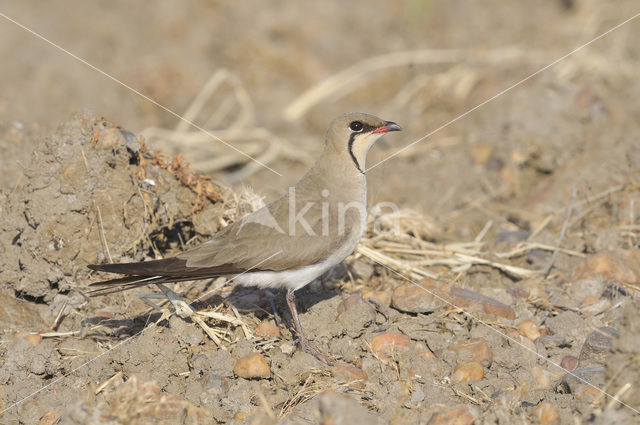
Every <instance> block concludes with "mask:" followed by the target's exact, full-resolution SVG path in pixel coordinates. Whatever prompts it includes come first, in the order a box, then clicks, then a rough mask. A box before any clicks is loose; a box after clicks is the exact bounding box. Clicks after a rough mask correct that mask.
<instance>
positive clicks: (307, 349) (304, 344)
mask: <svg viewBox="0 0 640 425" xmlns="http://www.w3.org/2000/svg"><path fill="white" fill-rule="evenodd" d="M297 343H298V345H299V346H300V349H301V350H302V351H303V352H304V353H307V354H309V355H311V356H313V357H315V358H316V359H318V360H319V361H321V362H322V363H324V364H326V365H327V366H331V365H332V363H331V360H330V359H329V357H327V356H325V355H324V354H323V353H322V352H321V351H320V349H318V348H317V347H316V346H315V345H313V344H312V343H311V342H309V341H308V340H307V339H306V338H304V337H300V338H298V340H297Z"/></svg>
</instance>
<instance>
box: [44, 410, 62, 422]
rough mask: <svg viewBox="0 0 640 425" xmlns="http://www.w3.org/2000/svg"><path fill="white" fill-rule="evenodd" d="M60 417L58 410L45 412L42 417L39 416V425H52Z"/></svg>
mask: <svg viewBox="0 0 640 425" xmlns="http://www.w3.org/2000/svg"><path fill="white" fill-rule="evenodd" d="M58 419H60V414H59V413H58V412H54V411H51V412H47V413H45V414H44V416H43V417H41V418H40V425H54V424H55V423H57V422H58Z"/></svg>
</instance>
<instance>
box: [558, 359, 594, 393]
mask: <svg viewBox="0 0 640 425" xmlns="http://www.w3.org/2000/svg"><path fill="white" fill-rule="evenodd" d="M578 378H580V379H578ZM585 382H589V383H590V384H591V385H595V386H596V387H602V386H603V385H604V367H603V366H597V367H583V368H580V369H575V370H574V371H573V372H571V374H568V373H567V374H566V375H564V376H563V377H562V382H561V387H560V389H562V390H564V391H565V392H568V393H571V394H576V395H577V394H585V395H587V396H590V395H591V392H590V390H589V389H590V388H591V389H592V388H593V387H592V386H591V385H587V384H585Z"/></svg>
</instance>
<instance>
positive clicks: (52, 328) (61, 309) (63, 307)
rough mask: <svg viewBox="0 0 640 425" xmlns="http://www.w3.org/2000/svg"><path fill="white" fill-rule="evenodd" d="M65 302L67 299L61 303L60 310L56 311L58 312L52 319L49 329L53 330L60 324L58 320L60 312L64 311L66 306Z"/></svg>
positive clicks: (59, 319) (60, 316) (60, 315)
mask: <svg viewBox="0 0 640 425" xmlns="http://www.w3.org/2000/svg"><path fill="white" fill-rule="evenodd" d="M67 304H69V303H68V301H65V302H64V304H63V305H62V307H61V308H60V311H58V314H57V315H56V318H55V319H54V321H53V323H52V324H51V326H49V329H50V330H52V331H55V330H56V328H57V327H58V326H60V322H61V319H62V313H63V312H64V309H65V308H67Z"/></svg>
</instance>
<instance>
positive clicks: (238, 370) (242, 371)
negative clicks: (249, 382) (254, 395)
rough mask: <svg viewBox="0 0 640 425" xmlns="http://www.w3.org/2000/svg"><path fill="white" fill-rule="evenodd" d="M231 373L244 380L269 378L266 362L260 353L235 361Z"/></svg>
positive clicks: (269, 373)
mask: <svg viewBox="0 0 640 425" xmlns="http://www.w3.org/2000/svg"><path fill="white" fill-rule="evenodd" d="M233 371H234V372H235V374H236V375H238V376H239V377H241V378H245V379H253V378H268V377H269V376H271V370H270V369H269V365H268V364H267V360H266V359H265V358H264V356H263V355H262V354H260V353H253V354H249V355H248V356H244V357H241V358H239V359H237V360H236V361H235V363H234V365H233Z"/></svg>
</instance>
